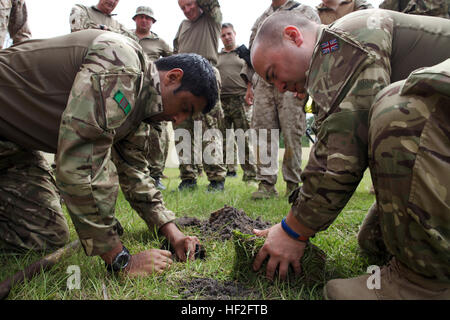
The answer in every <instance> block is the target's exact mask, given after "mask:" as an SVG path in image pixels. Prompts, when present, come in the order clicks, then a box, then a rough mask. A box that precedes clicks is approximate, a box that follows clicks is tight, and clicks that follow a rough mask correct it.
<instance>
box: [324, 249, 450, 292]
mask: <svg viewBox="0 0 450 320" xmlns="http://www.w3.org/2000/svg"><path fill="white" fill-rule="evenodd" d="M379 276H380V277H379V279H378V280H377V279H376V273H375V274H373V275H370V274H367V275H363V276H360V277H356V278H351V279H335V280H331V281H328V283H327V284H326V285H325V287H324V297H325V299H327V300H419V299H420V300H448V299H450V284H449V283H444V282H440V281H437V280H432V279H428V278H425V277H423V276H420V275H419V274H417V273H415V272H413V271H411V270H410V269H408V268H407V267H406V266H405V265H403V264H402V263H400V262H399V261H397V260H396V259H395V258H392V259H391V261H390V262H389V264H388V265H387V266H384V267H382V268H381V270H380V273H379ZM377 281H378V283H377Z"/></svg>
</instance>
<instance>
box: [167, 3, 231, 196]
mask: <svg viewBox="0 0 450 320" xmlns="http://www.w3.org/2000/svg"><path fill="white" fill-rule="evenodd" d="M178 5H179V6H180V8H181V10H182V11H183V13H184V15H185V16H186V18H187V19H186V20H183V21H182V22H181V24H180V27H179V28H178V32H177V34H176V35H175V39H174V41H173V44H174V52H176V53H197V54H199V55H201V56H203V57H204V58H206V59H207V60H208V61H209V62H210V63H211V64H212V65H213V66H216V65H217V61H218V50H219V37H220V30H221V27H222V12H221V10H220V4H219V1H218V0H178ZM216 72H217V78H218V79H219V78H220V75H219V71H218V70H217V69H216ZM195 120H197V121H200V120H201V122H202V132H201V133H202V136H203V132H204V131H206V130H209V129H219V128H220V126H221V125H222V124H221V122H222V121H223V111H222V107H221V105H220V100H218V102H217V105H216V106H215V107H214V109H213V110H212V111H211V113H210V114H207V115H201V118H200V119H188V120H187V121H185V122H184V123H183V124H182V125H181V126H178V128H184V129H187V130H188V131H189V133H190V135H191V138H192V139H191V141H192V150H191V151H192V152H191V154H190V155H188V158H189V161H188V163H180V178H181V183H180V185H179V186H178V188H179V189H180V190H183V189H185V188H196V187H197V176H198V168H197V166H196V164H195V163H194V157H195V155H194V154H195V149H196V148H194V143H193V142H194V139H193V137H194V121H195ZM213 144H214V145H213ZM211 146H212V147H213V149H214V150H217V151H219V150H220V153H221V155H222V141H219V139H217V137H213V140H212V141H209V142H207V141H203V142H202V148H201V150H202V153H203V150H205V148H208V149H211V148H210V147H211ZM221 155H220V156H221ZM184 156H185V155H184ZM220 156H219V157H220ZM202 159H203V168H204V170H205V172H206V175H207V177H208V180H209V181H210V184H209V186H208V190H210V191H221V190H224V187H225V176H226V168H225V166H224V165H223V164H221V163H219V162H218V161H216V159H211V160H213V161H212V162H213V163H212V164H211V163H207V162H205V161H204V160H205V159H204V157H202Z"/></svg>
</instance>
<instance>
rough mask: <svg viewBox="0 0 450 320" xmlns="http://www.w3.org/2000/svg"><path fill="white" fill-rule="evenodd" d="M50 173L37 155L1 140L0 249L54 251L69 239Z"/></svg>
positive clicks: (44, 161)
mask: <svg viewBox="0 0 450 320" xmlns="http://www.w3.org/2000/svg"><path fill="white" fill-rule="evenodd" d="M51 172H52V169H51V167H50V165H49V164H48V163H47V161H46V160H45V158H44V156H43V154H42V153H40V152H36V151H30V150H26V149H23V148H21V147H19V146H17V145H16V144H14V143H12V142H8V141H2V140H0V245H1V248H2V249H7V250H14V251H22V250H30V249H33V250H40V251H44V250H54V249H56V248H59V247H62V246H63V245H64V244H65V243H66V242H67V241H68V239H69V228H68V225H67V222H66V219H65V217H64V214H63V211H62V208H61V204H60V196H59V192H58V190H57V188H56V184H55V180H54V178H53V175H52V173H51Z"/></svg>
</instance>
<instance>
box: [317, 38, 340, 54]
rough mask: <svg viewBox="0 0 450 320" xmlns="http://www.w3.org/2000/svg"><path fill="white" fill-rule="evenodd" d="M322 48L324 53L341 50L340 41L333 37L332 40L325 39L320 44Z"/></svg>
mask: <svg viewBox="0 0 450 320" xmlns="http://www.w3.org/2000/svg"><path fill="white" fill-rule="evenodd" d="M320 48H321V49H322V54H328V53H330V52H334V51H337V50H339V43H338V41H337V39H336V38H334V39H331V40H330V41H325V42H323V43H321V44H320Z"/></svg>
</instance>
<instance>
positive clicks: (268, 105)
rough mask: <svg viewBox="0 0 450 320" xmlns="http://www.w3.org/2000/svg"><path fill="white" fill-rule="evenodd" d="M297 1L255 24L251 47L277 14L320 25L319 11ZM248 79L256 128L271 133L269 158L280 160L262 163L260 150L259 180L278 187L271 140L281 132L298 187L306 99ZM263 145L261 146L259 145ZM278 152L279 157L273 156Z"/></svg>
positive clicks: (290, 179) (289, 176)
mask: <svg viewBox="0 0 450 320" xmlns="http://www.w3.org/2000/svg"><path fill="white" fill-rule="evenodd" d="M297 5H298V3H297V2H295V1H292V0H289V1H287V2H286V3H285V4H283V5H282V6H281V7H279V8H276V9H274V8H273V7H272V6H270V7H269V8H268V9H267V10H266V11H265V12H264V13H263V14H262V15H261V16H260V17H259V18H258V19H257V20H256V22H255V24H254V25H253V27H252V34H251V36H250V42H249V44H250V48H251V46H252V44H253V40H254V39H255V36H256V33H257V31H258V30H259V28H260V26H261V25H262V23H263V22H264V20H265V19H266V18H267V17H269V16H270V15H272V14H273V13H274V12H278V11H283V10H285V11H287V10H293V11H298V12H301V13H303V14H305V15H306V16H307V17H308V18H310V19H311V20H313V21H316V22H318V23H320V19H319V16H318V15H317V13H316V11H315V9H313V8H311V7H309V6H306V5H302V4H300V5H298V6H297ZM247 77H248V79H250V80H252V84H253V87H254V100H253V118H252V124H251V126H252V128H254V129H256V132H257V133H258V135H259V130H260V129H266V130H268V133H267V137H268V140H267V145H268V146H271V147H269V148H267V156H268V157H269V158H270V159H272V158H273V159H276V163H275V165H272V166H271V165H270V164H268V165H265V164H262V163H261V162H260V161H259V159H260V155H259V153H260V150H259V148H256V156H257V159H258V164H257V174H256V179H257V180H259V181H263V182H265V183H267V184H269V185H275V184H276V182H277V177H278V145H279V141H271V139H270V137H271V130H273V129H275V130H280V129H281V132H282V134H283V138H284V144H285V153H284V157H283V168H282V172H283V178H284V180H285V181H286V182H287V183H292V184H295V185H297V184H298V183H299V182H301V178H300V175H301V172H302V169H301V164H302V145H301V138H302V136H303V134H304V133H305V130H306V122H305V120H306V116H305V112H304V110H303V106H304V104H305V103H306V100H307V99H305V100H299V99H297V98H296V97H294V95H293V93H292V92H286V93H284V94H283V93H279V92H278V91H277V89H276V88H275V87H274V86H273V85H270V84H268V83H267V82H266V81H264V79H263V78H261V77H260V76H258V75H257V74H254V76H252V73H251V72H248V73H247ZM258 146H259V145H258ZM272 152H275V153H276V154H272Z"/></svg>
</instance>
